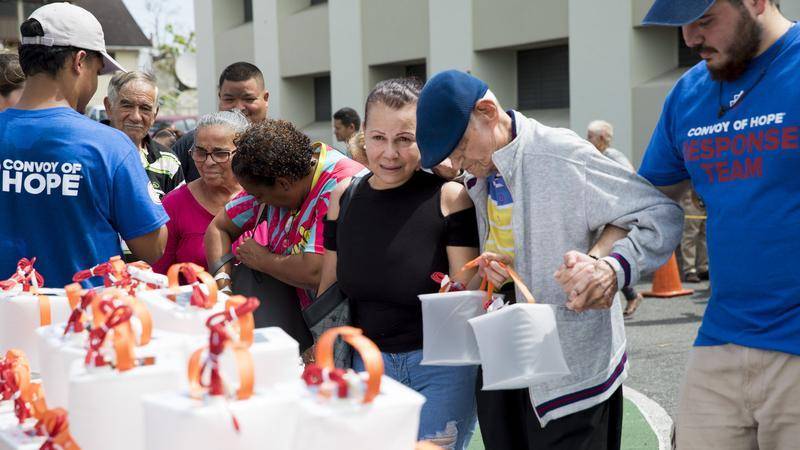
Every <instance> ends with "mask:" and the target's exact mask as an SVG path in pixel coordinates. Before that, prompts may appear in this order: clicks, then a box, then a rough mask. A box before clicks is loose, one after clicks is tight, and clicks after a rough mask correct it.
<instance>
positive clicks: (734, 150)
mask: <svg viewBox="0 0 800 450" xmlns="http://www.w3.org/2000/svg"><path fill="white" fill-rule="evenodd" d="M765 71H766V72H765ZM762 74H763V78H762V79H761V80H760V81H758V79H759V77H762ZM798 74H800V27H798V26H797V25H796V24H795V25H794V26H792V27H791V29H790V30H789V31H788V32H787V33H785V34H784V36H783V37H781V39H779V40H778V41H777V42H776V43H775V44H774V45H772V46H771V47H770V48H769V49H767V51H766V52H764V53H763V54H761V55H759V56H758V57H757V58H755V59H754V60H753V61H752V62H751V65H750V67H749V68H748V70H747V71H746V72H745V73H744V74H743V75H742V76H741V77H740V78H739V79H738V80H736V81H734V82H725V83H723V84H722V88H720V83H719V82H717V81H713V80H712V79H711V78H710V76H709V72H708V70H707V69H706V67H705V62H701V63H699V64H698V65H697V66H695V67H693V68H692V69H690V70H689V71H688V72H687V73H686V74H685V75H684V76H683V77H682V78H681V79H680V80H679V81H678V83H677V84H676V85H675V87H674V88H673V89H672V92H670V94H669V96H668V97H667V99H666V102H665V105H664V110H663V112H662V115H661V119H660V120H659V122H658V125H657V126H656V130H655V132H654V134H653V137H652V139H651V141H650V145H649V147H648V148H647V152H646V153H645V156H644V161H643V162H642V166H641V169H640V170H639V173H640V175H642V176H643V177H645V178H647V179H648V180H650V181H651V182H652V183H653V184H655V185H656V186H667V185H672V184H676V183H678V182H681V181H683V180H686V179H689V178H690V179H691V181H692V184H693V185H694V187H695V190H696V191H697V193H698V194H699V195H700V197H702V199H703V201H704V202H705V205H706V209H707V212H708V221H707V229H708V233H707V239H708V254H709V266H710V269H711V299H710V300H709V303H708V307H707V309H706V312H705V317H704V318H703V324H702V325H701V327H700V331H699V334H698V337H697V341H696V342H695V345H698V346H706V345H720V344H726V343H733V344H738V345H742V346H747V347H753V348H760V349H766V350H776V351H781V352H786V353H792V354H795V355H800V270H798V268H797V267H796V264H794V259H795V258H796V257H797V255H800V88H798ZM742 91H744V92H745V96H744V97H743V98H742V99H741V101H740V102H739V104H738V105H736V106H735V107H733V108H732V109H730V110H728V111H727V112H724V113H723V114H722V115H721V117H720V110H721V105H722V106H725V107H729V106H730V105H731V104H732V103H731V102H733V101H734V98H735V97H738V96H740V95H741V92H742Z"/></svg>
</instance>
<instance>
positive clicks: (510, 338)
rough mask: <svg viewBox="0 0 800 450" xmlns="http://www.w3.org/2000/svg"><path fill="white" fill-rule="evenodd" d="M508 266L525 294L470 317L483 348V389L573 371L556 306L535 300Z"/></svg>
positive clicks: (532, 381) (528, 382)
mask: <svg viewBox="0 0 800 450" xmlns="http://www.w3.org/2000/svg"><path fill="white" fill-rule="evenodd" d="M507 269H508V271H509V273H510V274H511V277H512V279H513V280H514V283H515V285H516V287H517V289H518V290H519V291H520V293H522V298H521V299H519V301H518V302H517V303H516V304H514V305H509V306H504V307H502V308H499V309H498V310H495V311H491V312H489V313H487V314H485V315H483V316H480V317H476V318H474V319H470V320H469V324H470V326H472V329H473V330H474V331H475V339H476V340H477V342H478V349H479V350H480V355H481V364H482V367H483V390H501V389H522V388H526V387H528V386H530V385H532V384H536V383H541V382H544V381H548V380H552V379H556V378H561V377H563V376H565V375H569V373H570V371H569V368H568V367H567V363H566V361H565V360H564V354H563V352H562V349H561V341H560V340H559V338H558V327H557V326H556V317H555V312H554V311H553V307H552V306H550V305H541V304H537V303H535V300H534V298H533V295H532V294H531V293H530V290H528V288H527V287H526V286H525V284H524V282H523V281H522V279H521V278H520V277H519V275H517V273H516V272H514V271H513V270H512V269H511V268H507Z"/></svg>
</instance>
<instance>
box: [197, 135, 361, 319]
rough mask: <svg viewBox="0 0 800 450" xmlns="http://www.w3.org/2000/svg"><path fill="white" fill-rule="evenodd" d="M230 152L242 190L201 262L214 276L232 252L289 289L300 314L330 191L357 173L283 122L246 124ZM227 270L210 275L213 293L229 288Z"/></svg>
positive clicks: (317, 261) (315, 274) (317, 260)
mask: <svg viewBox="0 0 800 450" xmlns="http://www.w3.org/2000/svg"><path fill="white" fill-rule="evenodd" d="M236 149H237V152H236V154H235V155H234V157H233V164H232V168H233V173H234V175H236V178H237V179H238V180H239V183H240V184H241V185H242V187H243V188H244V191H243V192H242V193H241V194H239V195H238V196H236V197H235V198H234V199H233V200H231V201H230V202H229V203H228V204H227V205H226V206H225V209H224V210H223V211H221V212H220V213H219V214H217V216H216V217H215V218H214V220H213V221H212V222H211V225H210V226H209V227H208V230H207V231H206V236H205V245H206V258H207V260H208V263H209V265H211V266H212V267H213V268H214V269H216V266H218V265H219V264H218V262H219V261H220V260H221V258H222V257H223V256H224V255H225V254H227V253H229V252H231V250H232V249H233V251H234V253H235V254H236V257H237V258H238V260H239V261H240V262H241V263H242V264H244V265H245V266H247V267H249V268H250V269H253V270H255V271H258V272H263V273H265V274H267V275H270V276H271V277H272V278H275V279H277V280H278V281H280V282H283V283H286V284H288V285H290V286H294V287H295V288H296V289H297V295H298V297H299V304H298V305H297V308H298V312H299V310H300V308H301V307H305V306H307V305H309V304H310V303H311V296H310V295H309V294H308V293H307V292H306V290H313V289H316V288H317V286H319V281H320V279H319V275H320V270H321V268H322V256H323V254H324V253H325V249H324V247H323V245H322V229H323V224H322V221H323V220H324V219H325V215H326V214H327V212H328V203H329V197H330V195H331V192H332V191H333V190H334V188H336V185H337V184H339V183H340V182H341V181H342V180H344V179H348V178H349V177H351V176H353V175H355V174H356V173H358V172H360V171H362V170H363V169H364V167H363V166H361V165H360V164H358V163H356V162H355V161H352V160H350V159H349V158H347V157H346V156H344V155H342V154H341V153H339V152H338V151H336V150H335V149H333V148H332V147H329V146H328V145H325V144H323V143H314V144H312V143H311V141H310V140H309V138H308V137H307V136H306V135H305V134H303V133H302V132H300V131H298V130H297V129H296V128H295V127H294V125H292V124H291V123H289V122H287V121H284V120H273V119H266V120H264V121H262V122H259V123H256V124H253V125H251V126H250V128H249V129H248V130H247V131H246V132H245V133H244V134H242V136H240V137H239V138H238V139H237V140H236ZM237 240H238V241H237ZM215 263H217V264H215ZM231 270H232V264H231V263H226V264H224V265H223V266H222V267H221V268H220V269H219V271H218V272H217V274H216V279H217V282H218V285H219V287H220V288H225V287H228V286H230V276H229V275H228V274H230V273H231ZM233 290H234V291H236V286H233ZM262 326H263V325H262ZM290 334H292V333H290Z"/></svg>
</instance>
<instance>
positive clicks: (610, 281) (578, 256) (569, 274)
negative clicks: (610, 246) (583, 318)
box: [553, 251, 618, 312]
mask: <svg viewBox="0 0 800 450" xmlns="http://www.w3.org/2000/svg"><path fill="white" fill-rule="evenodd" d="M553 276H554V277H555V279H556V281H558V283H559V284H560V285H561V288H562V289H564V292H566V293H567V296H568V297H567V304H566V306H567V308H569V309H571V310H573V311H577V312H582V311H586V310H589V309H606V308H610V307H611V305H612V303H613V302H614V295H615V294H616V293H617V289H618V287H617V274H616V273H615V272H614V269H613V268H612V267H611V265H610V264H608V263H607V262H605V261H603V260H596V259H594V258H592V257H591V256H589V255H586V254H584V253H581V252H577V251H570V252H567V253H566V254H564V264H562V265H561V266H560V267H559V268H558V270H557V271H556V272H555V273H554V274H553Z"/></svg>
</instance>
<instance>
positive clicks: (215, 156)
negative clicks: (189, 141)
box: [189, 148, 236, 163]
mask: <svg viewBox="0 0 800 450" xmlns="http://www.w3.org/2000/svg"><path fill="white" fill-rule="evenodd" d="M189 153H191V155H192V159H193V160H195V161H197V162H205V161H206V160H207V159H208V157H209V156H211V159H212V160H213V161H214V162H216V163H224V162H228V161H230V159H231V157H232V156H233V154H234V153H236V152H235V151H232V152H224V151H221V150H217V151H214V152H207V151H205V150H201V149H198V148H193V149H191V150H189Z"/></svg>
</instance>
